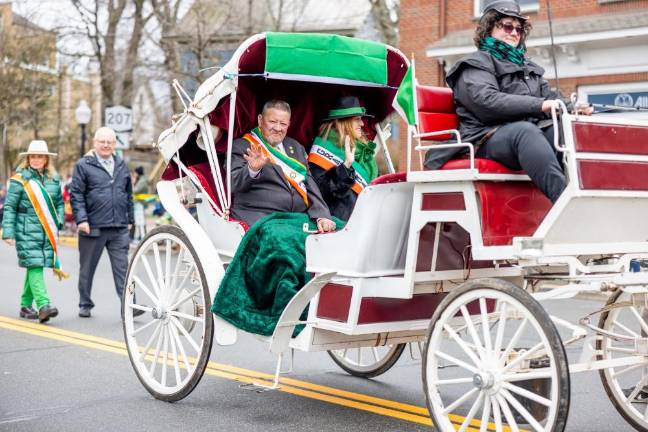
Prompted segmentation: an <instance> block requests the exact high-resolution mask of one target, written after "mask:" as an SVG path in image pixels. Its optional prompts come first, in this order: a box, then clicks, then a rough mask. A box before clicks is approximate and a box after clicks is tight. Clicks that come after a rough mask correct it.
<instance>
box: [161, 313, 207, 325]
mask: <svg viewBox="0 0 648 432" xmlns="http://www.w3.org/2000/svg"><path fill="white" fill-rule="evenodd" d="M169 315H171V316H174V317H178V318H184V319H188V320H189V321H195V322H199V323H202V322H204V321H205V320H204V319H203V318H200V317H196V316H193V315H188V314H186V313H183V312H178V311H175V310H172V311H169Z"/></svg>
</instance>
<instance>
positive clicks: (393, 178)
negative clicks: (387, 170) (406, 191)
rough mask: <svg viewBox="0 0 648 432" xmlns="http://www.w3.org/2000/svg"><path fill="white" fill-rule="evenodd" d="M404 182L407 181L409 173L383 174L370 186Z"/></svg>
mask: <svg viewBox="0 0 648 432" xmlns="http://www.w3.org/2000/svg"><path fill="white" fill-rule="evenodd" d="M404 181H407V173H406V172H397V173H392V174H383V175H381V176H379V177H376V178H375V179H373V180H372V181H371V184H370V186H373V185H379V184H386V183H401V182H404Z"/></svg>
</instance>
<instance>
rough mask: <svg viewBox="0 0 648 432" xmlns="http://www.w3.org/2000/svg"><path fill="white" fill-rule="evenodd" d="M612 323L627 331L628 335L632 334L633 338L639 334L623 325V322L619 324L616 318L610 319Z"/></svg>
mask: <svg viewBox="0 0 648 432" xmlns="http://www.w3.org/2000/svg"><path fill="white" fill-rule="evenodd" d="M612 325H613V326H617V327H619V328H621V329H622V330H624V331H625V332H626V333H628V335H630V336H632V337H635V338H637V337H639V334H638V333H635V332H634V331H632V330H630V329H629V328H628V327H626V326H624V325H623V324H621V323H620V322H618V321H617V320H614V321H612Z"/></svg>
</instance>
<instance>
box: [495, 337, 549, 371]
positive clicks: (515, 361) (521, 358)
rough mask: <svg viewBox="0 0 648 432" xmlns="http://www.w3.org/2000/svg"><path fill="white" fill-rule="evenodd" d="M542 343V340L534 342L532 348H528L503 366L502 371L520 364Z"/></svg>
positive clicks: (540, 346)
mask: <svg viewBox="0 0 648 432" xmlns="http://www.w3.org/2000/svg"><path fill="white" fill-rule="evenodd" d="M543 345H544V343H543V342H538V343H537V344H535V345H534V346H533V347H532V348H530V349H529V350H527V351H525V352H524V354H522V355H521V356H519V357H517V358H515V359H514V360H513V361H512V362H510V363H509V364H507V365H506V366H504V372H506V371H509V370H511V369H512V368H513V366H515V365H518V364H520V363H521V362H522V361H523V360H525V359H527V358H529V357H531V356H532V355H533V354H535V352H536V351H538V350H539V349H540V348H542V346H543Z"/></svg>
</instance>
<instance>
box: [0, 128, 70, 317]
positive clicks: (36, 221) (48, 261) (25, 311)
mask: <svg viewBox="0 0 648 432" xmlns="http://www.w3.org/2000/svg"><path fill="white" fill-rule="evenodd" d="M21 156H25V157H26V158H25V160H24V161H23V162H21V163H20V165H19V166H18V169H17V170H16V175H14V176H13V177H11V180H10V184H9V192H8V195H7V199H6V202H5V211H4V217H3V219H2V238H3V239H4V241H5V242H6V243H7V244H9V245H12V246H13V245H15V246H16V252H17V254H18V265H19V266H20V267H24V268H26V269H27V273H26V275H25V284H24V286H23V292H22V296H21V299H20V313H19V315H20V317H21V318H28V319H38V320H39V321H40V322H41V323H43V322H46V321H48V320H49V319H50V318H54V317H55V316H57V315H58V309H56V308H55V307H54V306H52V305H51V304H50V303H51V302H50V297H49V294H48V293H47V288H46V287H45V279H44V277H43V268H44V267H49V268H53V269H54V271H55V274H56V275H57V276H59V278H61V277H65V278H67V275H66V274H65V273H63V271H62V270H61V266H60V262H59V260H58V257H57V254H56V252H57V240H58V230H59V229H61V228H62V227H63V197H62V194H61V182H60V177H59V176H58V175H57V174H56V171H54V168H53V167H51V166H50V156H56V153H50V152H49V151H48V149H47V143H46V142H45V141H41V140H35V141H32V142H31V143H30V144H29V149H28V150H27V152H25V153H21ZM34 302H35V303H36V308H37V309H38V311H36V310H35V309H34V308H33V307H32V305H33V304H34Z"/></svg>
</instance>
